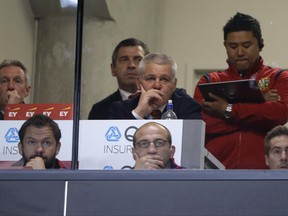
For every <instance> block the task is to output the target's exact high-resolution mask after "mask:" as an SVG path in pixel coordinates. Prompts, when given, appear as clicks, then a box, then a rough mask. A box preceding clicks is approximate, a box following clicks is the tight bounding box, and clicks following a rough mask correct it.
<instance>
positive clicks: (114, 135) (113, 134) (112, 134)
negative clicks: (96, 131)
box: [105, 126, 121, 142]
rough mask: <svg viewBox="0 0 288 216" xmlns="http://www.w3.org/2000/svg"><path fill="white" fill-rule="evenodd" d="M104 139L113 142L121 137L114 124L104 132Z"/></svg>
mask: <svg viewBox="0 0 288 216" xmlns="http://www.w3.org/2000/svg"><path fill="white" fill-rule="evenodd" d="M105 137H106V140H107V141H109V142H115V141H118V140H119V139H120V138H121V133H120V131H119V129H118V128H117V127H116V126H114V127H113V126H112V127H110V128H109V129H108V131H107V132H106V134H105Z"/></svg>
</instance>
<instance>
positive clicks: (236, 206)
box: [0, 170, 288, 216]
mask: <svg viewBox="0 0 288 216" xmlns="http://www.w3.org/2000/svg"><path fill="white" fill-rule="evenodd" d="M287 180H288V172H287V171H272V170H257V171H254V170H250V171H247V170H238V171H236V170H235V171H234V170H233V171H229V170H160V171H136V170H115V171H111V170H46V171H35V170H0V191H1V193H0V203H1V207H0V215H11V216H14V215H15V216H21V215H23V216H24V215H29V216H34V215H35V216H36V215H41V216H42V215H47V216H48V215H49V216H54V215H59V216H60V215H63V216H70V215H71V216H82V215H83V216H84V215H85V216H87V215H88V216H89V215H91V216H92V215H93V216H94V215H96V216H97V215H111V216H119V215H125V216H129V215H134V216H144V215H145V216H150V215H153V216H154V215H158V216H159V215H160V216H164V215H165V216H167V215H169V216H172V215H173V216H174V215H175V216H182V215H185V216H186V215H187V216H188V215H189V216H190V215H209V216H214V215H215V216H216V215H217V216H219V215H241V216H242V215H246V216H251V215H259V216H260V215H261V216H263V215H273V216H275V215H287V210H286V208H285V206H286V205H287V202H288V193H287V191H288V181H287Z"/></svg>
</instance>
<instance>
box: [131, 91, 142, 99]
mask: <svg viewBox="0 0 288 216" xmlns="http://www.w3.org/2000/svg"><path fill="white" fill-rule="evenodd" d="M140 94H141V92H135V93H133V94H131V95H129V97H128V99H134V98H137V97H138V96H139V95H140Z"/></svg>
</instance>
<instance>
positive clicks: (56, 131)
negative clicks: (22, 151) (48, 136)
mask: <svg viewBox="0 0 288 216" xmlns="http://www.w3.org/2000/svg"><path fill="white" fill-rule="evenodd" d="M31 125H32V126H35V127H37V128H42V127H45V126H48V127H50V128H51V129H52V132H53V135H54V137H55V140H56V142H57V143H59V141H60V138H61V130H60V128H59V126H58V124H57V123H56V122H55V121H53V119H51V118H50V117H48V116H46V115H43V114H36V115H34V116H32V117H31V118H29V119H27V120H26V121H25V122H24V123H23V125H22V126H21V128H20V130H19V138H20V142H21V143H23V140H24V136H25V133H26V129H27V128H28V127H29V126H31Z"/></svg>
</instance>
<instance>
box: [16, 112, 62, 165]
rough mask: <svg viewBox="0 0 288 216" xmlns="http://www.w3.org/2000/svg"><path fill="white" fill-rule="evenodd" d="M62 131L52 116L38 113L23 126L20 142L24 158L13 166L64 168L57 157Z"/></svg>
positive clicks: (20, 151) (19, 147)
mask: <svg viewBox="0 0 288 216" xmlns="http://www.w3.org/2000/svg"><path fill="white" fill-rule="evenodd" d="M60 138H61V131H60V129H59V126H58V124H57V123H56V122H55V121H53V120H52V119H51V118H50V117H48V116H46V115H43V114H37V115H35V116H33V117H31V118H29V119H28V120H27V121H25V122H24V124H23V125H22V126H21V128H20V130H19V139H20V142H19V143H18V149H19V153H20V154H21V155H22V158H21V159H20V160H19V161H17V162H16V163H15V164H13V165H12V166H24V167H31V168H32V169H63V168H65V167H64V165H63V163H62V162H61V161H59V160H58V159H57V158H56V155H57V154H58V153H59V151H60V147H61V143H60Z"/></svg>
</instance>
